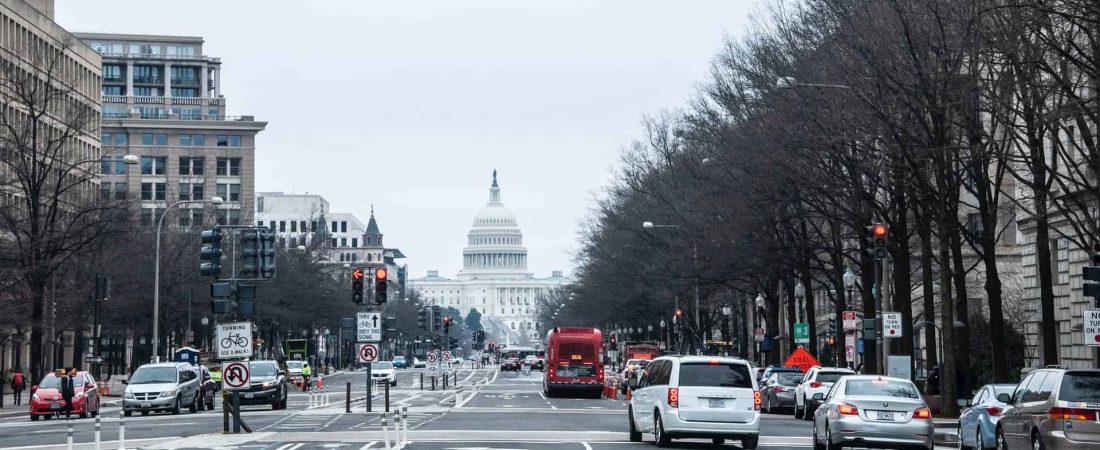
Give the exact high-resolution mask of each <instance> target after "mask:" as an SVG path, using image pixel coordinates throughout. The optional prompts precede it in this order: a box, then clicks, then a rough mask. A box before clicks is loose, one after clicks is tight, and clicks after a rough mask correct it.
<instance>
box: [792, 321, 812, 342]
mask: <svg viewBox="0 0 1100 450" xmlns="http://www.w3.org/2000/svg"><path fill="white" fill-rule="evenodd" d="M794 343H796V344H809V343H810V324H808V323H806V322H798V323H796V324H794Z"/></svg>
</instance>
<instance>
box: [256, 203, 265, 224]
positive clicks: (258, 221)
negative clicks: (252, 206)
mask: <svg viewBox="0 0 1100 450" xmlns="http://www.w3.org/2000/svg"><path fill="white" fill-rule="evenodd" d="M260 198H261V199H262V198H263V197H260ZM256 226H258V227H263V226H264V221H262V220H257V221H256Z"/></svg>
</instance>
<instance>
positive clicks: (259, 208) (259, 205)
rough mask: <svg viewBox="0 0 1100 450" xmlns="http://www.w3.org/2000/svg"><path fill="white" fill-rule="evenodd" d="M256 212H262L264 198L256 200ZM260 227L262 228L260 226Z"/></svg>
mask: <svg viewBox="0 0 1100 450" xmlns="http://www.w3.org/2000/svg"><path fill="white" fill-rule="evenodd" d="M256 212H264V198H263V197H260V198H258V199H256ZM260 226H263V224H261V225H260Z"/></svg>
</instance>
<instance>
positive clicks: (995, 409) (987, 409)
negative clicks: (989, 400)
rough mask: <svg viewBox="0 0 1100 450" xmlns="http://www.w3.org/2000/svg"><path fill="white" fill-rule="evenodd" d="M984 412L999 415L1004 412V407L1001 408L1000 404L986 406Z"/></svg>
mask: <svg viewBox="0 0 1100 450" xmlns="http://www.w3.org/2000/svg"><path fill="white" fill-rule="evenodd" d="M985 412H986V413H987V414H989V415H991V416H999V415H1001V413H1002V412H1004V408H1001V407H1000V406H986V407H985Z"/></svg>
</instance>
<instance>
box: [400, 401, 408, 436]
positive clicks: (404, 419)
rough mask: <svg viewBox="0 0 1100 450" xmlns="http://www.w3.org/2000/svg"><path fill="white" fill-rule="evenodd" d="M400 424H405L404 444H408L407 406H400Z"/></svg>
mask: <svg viewBox="0 0 1100 450" xmlns="http://www.w3.org/2000/svg"><path fill="white" fill-rule="evenodd" d="M401 423H403V424H405V427H404V431H405V440H404V442H409V405H401Z"/></svg>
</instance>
